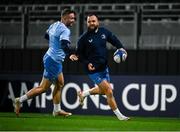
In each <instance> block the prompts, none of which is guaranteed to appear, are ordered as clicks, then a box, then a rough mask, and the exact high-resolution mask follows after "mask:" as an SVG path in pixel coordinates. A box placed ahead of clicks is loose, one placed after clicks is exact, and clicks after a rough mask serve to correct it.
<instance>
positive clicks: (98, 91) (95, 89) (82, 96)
mask: <svg viewBox="0 0 180 132" xmlns="http://www.w3.org/2000/svg"><path fill="white" fill-rule="evenodd" d="M95 94H104V93H103V92H102V91H101V89H100V88H99V87H98V86H96V87H93V88H91V89H89V90H86V91H83V92H81V91H78V92H77V95H78V97H79V103H80V105H82V106H83V105H84V103H83V101H84V99H85V97H86V96H88V95H95Z"/></svg>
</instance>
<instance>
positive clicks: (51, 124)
mask: <svg viewBox="0 0 180 132" xmlns="http://www.w3.org/2000/svg"><path fill="white" fill-rule="evenodd" d="M0 131H180V118H152V117H151V118H150V117H131V120H129V121H119V120H117V118H116V117H115V116H92V115H88V116H87V115H72V116H71V117H68V118H64V117H53V116H52V115H51V114H37V113H21V114H20V116H19V117H16V116H15V114H14V113H0Z"/></svg>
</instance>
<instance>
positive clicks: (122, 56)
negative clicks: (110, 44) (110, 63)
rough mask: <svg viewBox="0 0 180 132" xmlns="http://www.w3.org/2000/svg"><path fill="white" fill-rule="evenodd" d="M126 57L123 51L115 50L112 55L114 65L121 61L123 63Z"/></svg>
mask: <svg viewBox="0 0 180 132" xmlns="http://www.w3.org/2000/svg"><path fill="white" fill-rule="evenodd" d="M126 57H127V55H126V52H125V51H123V50H119V49H118V50H116V52H114V55H113V59H114V61H115V62H116V63H121V62H122V61H125V59H126Z"/></svg>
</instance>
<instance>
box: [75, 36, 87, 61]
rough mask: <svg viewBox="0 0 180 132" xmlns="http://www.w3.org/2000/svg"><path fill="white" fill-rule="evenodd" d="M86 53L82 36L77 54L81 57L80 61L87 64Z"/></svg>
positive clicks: (77, 47)
mask: <svg viewBox="0 0 180 132" xmlns="http://www.w3.org/2000/svg"><path fill="white" fill-rule="evenodd" d="M85 52H86V51H85V47H84V37H82V36H81V37H80V38H79V40H78V42H77V46H76V53H75V54H76V55H77V56H78V57H79V61H80V62H82V63H87V59H86V55H85Z"/></svg>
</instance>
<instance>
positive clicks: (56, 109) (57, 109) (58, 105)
mask: <svg viewBox="0 0 180 132" xmlns="http://www.w3.org/2000/svg"><path fill="white" fill-rule="evenodd" d="M58 111H61V106H60V103H59V104H54V112H58Z"/></svg>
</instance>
